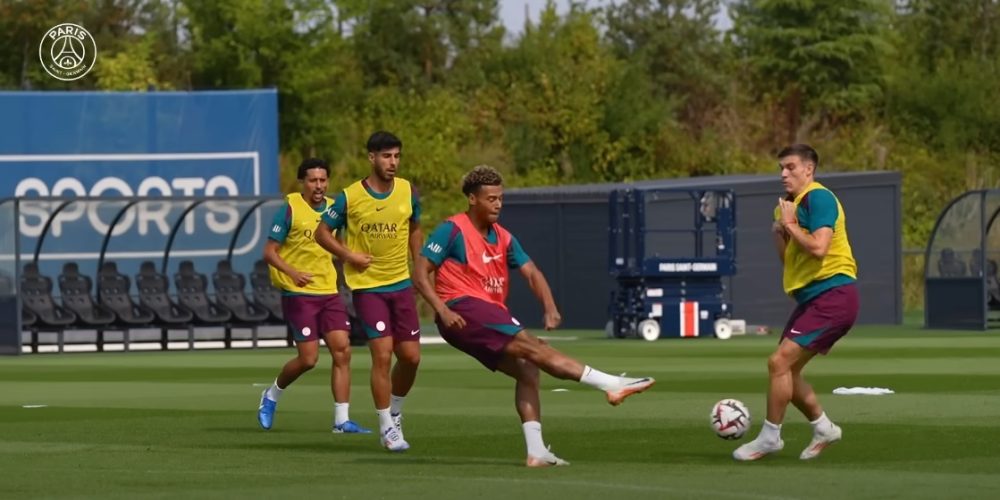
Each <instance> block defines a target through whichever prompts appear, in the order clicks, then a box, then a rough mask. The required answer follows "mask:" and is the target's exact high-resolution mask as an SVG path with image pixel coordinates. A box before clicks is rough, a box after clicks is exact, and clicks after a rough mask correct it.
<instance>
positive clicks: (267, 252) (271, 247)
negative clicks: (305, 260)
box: [264, 240, 313, 286]
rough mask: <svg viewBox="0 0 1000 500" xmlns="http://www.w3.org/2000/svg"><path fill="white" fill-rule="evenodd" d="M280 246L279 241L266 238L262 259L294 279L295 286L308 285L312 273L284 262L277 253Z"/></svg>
mask: <svg viewBox="0 0 1000 500" xmlns="http://www.w3.org/2000/svg"><path fill="white" fill-rule="evenodd" d="M280 248H281V243H278V242H277V241H274V240H267V243H265V244H264V261H265V262H267V263H268V264H269V265H271V266H272V267H274V268H275V269H277V270H279V271H281V272H283V273H285V274H287V275H288V276H289V277H290V278H292V280H293V281H295V286H306V285H308V284H309V283H310V282H311V281H312V277H313V275H312V273H306V272H299V271H298V270H297V269H295V268H294V267H292V266H291V265H289V264H288V263H287V262H285V260H284V259H282V258H281V256H280V255H278V249H280Z"/></svg>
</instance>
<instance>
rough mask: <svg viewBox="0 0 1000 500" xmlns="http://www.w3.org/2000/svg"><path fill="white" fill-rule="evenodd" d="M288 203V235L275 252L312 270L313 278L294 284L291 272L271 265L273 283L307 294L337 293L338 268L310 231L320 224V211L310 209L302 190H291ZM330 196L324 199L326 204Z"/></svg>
mask: <svg viewBox="0 0 1000 500" xmlns="http://www.w3.org/2000/svg"><path fill="white" fill-rule="evenodd" d="M287 199H288V205H289V206H290V207H292V221H291V227H290V228H288V237H287V238H285V242H284V243H282V244H281V247H280V248H279V249H278V255H279V256H281V258H282V259H283V260H284V261H285V262H287V263H288V265H290V266H292V267H294V268H295V269H296V270H298V271H303V272H308V273H312V275H313V278H312V281H311V282H310V283H309V284H308V285H306V286H304V287H300V286H296V285H295V282H294V281H292V278H291V276H288V275H287V274H285V273H283V272H281V271H279V270H277V269H275V268H274V267H270V271H271V283H273V284H274V286H276V287H278V288H280V289H282V290H286V291H289V292H295V293H304V294H310V295H331V294H335V293H337V269H336V268H334V267H333V257H332V256H331V255H330V252H327V251H326V250H324V249H323V247H321V246H319V244H318V243H316V240H315V238H314V235H313V231H315V230H316V225H317V224H319V222H320V220H322V219H321V217H322V215H323V214H322V213H319V212H316V211H315V210H313V208H312V206H310V205H309V203H307V202H306V201H305V200H303V199H302V194H300V193H292V194H290V195H288V196H287ZM332 204H333V200H331V199H330V198H327V199H326V205H327V206H330V205H332Z"/></svg>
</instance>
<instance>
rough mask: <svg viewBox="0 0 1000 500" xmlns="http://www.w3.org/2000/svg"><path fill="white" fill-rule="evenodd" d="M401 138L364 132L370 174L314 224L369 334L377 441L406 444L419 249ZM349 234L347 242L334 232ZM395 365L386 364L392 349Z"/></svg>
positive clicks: (398, 447)
mask: <svg viewBox="0 0 1000 500" xmlns="http://www.w3.org/2000/svg"><path fill="white" fill-rule="evenodd" d="M402 149H403V143H402V141H400V140H399V139H398V138H397V137H396V136H394V135H392V134H390V133H388V132H375V133H374V134H372V136H371V137H370V138H369V139H368V161H369V162H370V163H371V173H370V174H369V175H368V177H366V178H364V179H362V180H360V181H358V182H355V183H354V184H351V185H350V186H348V187H347V189H344V192H343V193H341V194H340V195H339V196H337V198H336V200H335V201H334V202H333V206H332V207H331V208H330V209H329V210H327V212H326V213H325V214H323V221H322V222H321V223H320V224H319V226H318V227H317V228H316V241H317V242H318V243H319V244H320V245H321V246H322V247H323V248H325V249H327V250H329V251H330V252H332V253H333V254H334V255H336V256H337V257H338V258H339V259H341V260H342V261H343V262H344V279H345V280H346V281H347V285H348V286H349V287H350V288H351V290H352V291H353V297H354V308H355V310H356V312H357V316H358V320H359V321H361V322H362V324H363V326H364V329H365V332H366V333H367V334H368V339H369V340H368V348H369V349H370V350H371V355H372V372H371V387H372V398H373V399H374V402H375V411H376V413H377V414H378V421H379V433H380V436H381V440H382V445H383V446H384V447H385V448H387V449H388V450H390V451H403V450H406V449H408V448H409V447H410V445H409V444H408V443H407V442H406V440H405V439H403V402H404V401H405V399H406V395H407V394H408V393H409V392H410V389H411V388H412V387H413V382H414V380H416V377H417V367H418V366H419V365H420V320H419V317H418V316H417V304H416V299H415V296H414V294H413V286H412V282H411V280H410V269H409V265H408V262H409V259H410V254H413V255H416V253H417V252H418V251H419V250H420V243H421V240H422V239H423V235H422V234H421V232H420V199H419V196H418V195H417V191H416V189H414V188H413V186H412V185H411V184H410V183H409V181H407V180H406V179H403V178H400V177H396V171H397V170H398V168H399V160H400V156H401V154H402ZM335 230H336V231H340V232H344V233H346V237H345V238H344V242H341V241H339V240H337V239H336V238H334V237H333V231H335ZM393 353H395V355H396V366H395V367H392V370H391V376H390V366H391V364H392V355H393Z"/></svg>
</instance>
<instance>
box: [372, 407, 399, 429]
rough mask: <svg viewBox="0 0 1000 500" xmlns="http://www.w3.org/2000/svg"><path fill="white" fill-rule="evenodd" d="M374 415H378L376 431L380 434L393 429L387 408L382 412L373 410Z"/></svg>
mask: <svg viewBox="0 0 1000 500" xmlns="http://www.w3.org/2000/svg"><path fill="white" fill-rule="evenodd" d="M375 413H377V414H378V430H379V431H380V432H383V433H384V432H385V430H386V429H391V428H393V427H395V426H394V425H393V424H392V415H390V414H389V409H388V408H386V409H384V410H375Z"/></svg>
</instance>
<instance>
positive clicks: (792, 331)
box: [788, 328, 802, 335]
mask: <svg viewBox="0 0 1000 500" xmlns="http://www.w3.org/2000/svg"><path fill="white" fill-rule="evenodd" d="M788 331H789V332H791V333H793V334H795V335H798V334H800V333H802V332H800V331H798V330H796V329H794V328H792V329H791V330H788Z"/></svg>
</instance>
